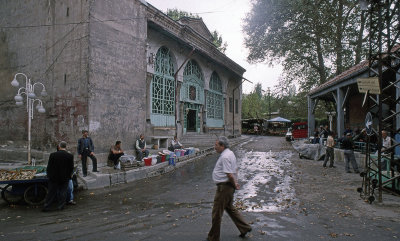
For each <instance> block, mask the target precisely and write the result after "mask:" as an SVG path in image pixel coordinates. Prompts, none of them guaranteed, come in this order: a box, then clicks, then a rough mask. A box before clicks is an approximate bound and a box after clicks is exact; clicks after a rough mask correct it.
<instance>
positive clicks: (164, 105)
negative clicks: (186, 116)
mask: <svg viewBox="0 0 400 241" xmlns="http://www.w3.org/2000/svg"><path fill="white" fill-rule="evenodd" d="M151 89H152V91H151V94H152V98H151V101H152V105H151V106H152V108H151V109H152V113H154V114H163V115H174V113H175V80H174V63H173V61H172V56H171V54H170V52H169V49H168V48H166V47H161V48H160V49H159V50H158V51H157V54H156V59H155V66H154V75H153V80H152V83H151Z"/></svg>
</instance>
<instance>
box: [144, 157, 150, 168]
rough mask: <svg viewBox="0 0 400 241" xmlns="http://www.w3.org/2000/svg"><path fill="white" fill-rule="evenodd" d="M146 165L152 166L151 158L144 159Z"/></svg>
mask: <svg viewBox="0 0 400 241" xmlns="http://www.w3.org/2000/svg"><path fill="white" fill-rule="evenodd" d="M144 165H145V166H151V157H145V158H144Z"/></svg>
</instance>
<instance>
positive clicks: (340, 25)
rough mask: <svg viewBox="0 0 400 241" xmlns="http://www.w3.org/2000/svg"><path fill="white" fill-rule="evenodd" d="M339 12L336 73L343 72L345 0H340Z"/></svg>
mask: <svg viewBox="0 0 400 241" xmlns="http://www.w3.org/2000/svg"><path fill="white" fill-rule="evenodd" d="M337 4H338V12H337V17H336V19H337V22H336V39H335V50H336V75H339V74H340V73H342V72H343V68H344V67H343V46H342V39H343V1H342V0H338V1H337Z"/></svg>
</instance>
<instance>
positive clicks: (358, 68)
mask: <svg viewBox="0 0 400 241" xmlns="http://www.w3.org/2000/svg"><path fill="white" fill-rule="evenodd" d="M368 64H369V62H368V60H364V61H362V62H361V63H359V64H357V65H354V66H353V67H351V68H349V69H347V70H345V71H344V72H342V73H341V74H339V75H336V76H335V77H334V78H332V79H330V80H328V81H327V82H325V83H323V84H322V85H320V86H318V87H316V88H314V89H312V90H311V91H310V92H308V95H312V94H315V93H317V92H319V91H321V90H324V89H327V88H329V87H331V86H333V85H335V84H338V83H340V82H343V81H345V80H347V79H348V78H350V77H351V76H354V75H355V74H356V73H359V72H363V71H365V70H367V69H368Z"/></svg>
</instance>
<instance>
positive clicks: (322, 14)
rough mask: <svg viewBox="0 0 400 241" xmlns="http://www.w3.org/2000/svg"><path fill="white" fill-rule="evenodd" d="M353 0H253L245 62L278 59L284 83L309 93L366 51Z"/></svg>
mask: <svg viewBox="0 0 400 241" xmlns="http://www.w3.org/2000/svg"><path fill="white" fill-rule="evenodd" d="M357 4H358V1H357V0H326V1H312V0H254V1H253V6H252V10H251V12H250V13H249V14H248V15H247V17H246V19H245V25H244V32H245V34H246V37H245V46H246V47H247V48H248V49H249V55H248V60H249V61H250V62H267V63H269V64H272V65H273V64H277V63H281V64H282V65H283V67H284V70H283V72H284V74H283V79H282V81H281V83H282V84H284V85H291V84H299V89H300V90H302V91H306V92H308V91H309V90H310V89H312V88H314V87H316V86H318V85H320V84H323V83H324V82H326V81H327V80H328V79H329V78H331V77H332V76H334V75H337V74H339V73H341V72H342V71H343V70H345V69H347V68H348V67H350V66H352V65H354V64H356V63H358V62H359V61H360V59H361V57H360V56H361V55H364V56H365V54H366V53H365V51H364V52H363V51H362V48H361V49H360V48H359V47H360V44H361V46H362V45H365V44H366V42H365V33H364V32H363V31H364V25H365V24H366V23H365V21H364V22H363V21H362V19H361V16H362V14H361V12H360V9H359V7H358V5H357Z"/></svg>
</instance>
